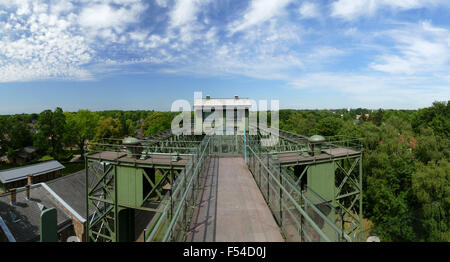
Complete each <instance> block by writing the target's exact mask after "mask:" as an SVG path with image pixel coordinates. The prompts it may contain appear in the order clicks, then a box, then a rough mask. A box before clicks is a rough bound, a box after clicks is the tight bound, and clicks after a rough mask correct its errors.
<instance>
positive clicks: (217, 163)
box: [186, 157, 284, 242]
mask: <svg viewBox="0 0 450 262" xmlns="http://www.w3.org/2000/svg"><path fill="white" fill-rule="evenodd" d="M186 241H188V242H241V241H248V242H265V241H267V242H282V241H284V240H283V238H282V236H281V233H280V230H279V228H278V226H277V224H276V222H275V219H274V218H273V216H272V213H271V212H270V210H269V208H268V206H267V204H266V203H265V201H264V198H263V196H262V195H261V192H260V191H259V189H258V186H257V185H256V183H255V181H254V179H253V176H252V174H251V173H250V171H249V170H248V168H247V165H246V164H245V163H244V159H243V158H240V157H229V158H217V157H215V158H211V160H210V166H209V170H208V173H207V175H206V177H205V180H204V181H203V191H201V192H200V193H199V204H198V205H197V207H196V209H195V211H194V215H193V217H192V220H191V228H190V230H189V232H188V235H187V238H186Z"/></svg>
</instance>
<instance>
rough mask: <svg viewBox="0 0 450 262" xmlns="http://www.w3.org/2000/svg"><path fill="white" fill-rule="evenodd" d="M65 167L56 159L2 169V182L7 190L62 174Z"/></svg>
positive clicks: (0, 179)
mask: <svg viewBox="0 0 450 262" xmlns="http://www.w3.org/2000/svg"><path fill="white" fill-rule="evenodd" d="M64 168H65V167H64V166H63V165H62V164H61V163H59V162H58V161H56V160H51V161H46V162H42V163H38V164H34V165H28V166H23V167H16V168H11V169H6V170H2V171H0V182H1V183H2V184H3V186H4V188H5V189H6V190H8V189H11V188H17V187H23V186H25V185H26V184H27V183H30V184H35V183H39V182H45V181H49V180H51V179H55V178H57V177H59V176H60V175H61V172H60V170H62V169H64Z"/></svg>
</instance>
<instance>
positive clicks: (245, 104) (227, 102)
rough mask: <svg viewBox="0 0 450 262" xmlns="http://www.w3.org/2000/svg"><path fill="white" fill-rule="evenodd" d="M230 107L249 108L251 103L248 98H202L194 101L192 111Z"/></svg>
mask: <svg viewBox="0 0 450 262" xmlns="http://www.w3.org/2000/svg"><path fill="white" fill-rule="evenodd" d="M219 106H232V107H240V108H251V107H252V103H251V100H250V99H248V98H202V99H195V100H194V109H201V108H202V107H219Z"/></svg>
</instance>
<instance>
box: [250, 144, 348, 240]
mask: <svg viewBox="0 0 450 262" xmlns="http://www.w3.org/2000/svg"><path fill="white" fill-rule="evenodd" d="M247 149H248V150H247V152H248V156H247V159H248V163H247V164H248V167H249V169H250V171H251V172H252V174H253V177H254V179H255V181H256V184H257V185H258V187H259V189H260V190H261V193H262V195H263V197H264V199H265V200H266V203H267V204H268V206H269V208H270V210H271V212H272V214H273V216H274V217H275V220H276V222H277V224H278V226H279V227H280V228H281V231H282V232H283V234H284V237H285V239H286V240H287V241H295V242H300V241H308V242H319V241H324V242H330V241H349V242H351V241H353V240H352V238H350V237H349V236H347V235H346V234H344V233H343V231H342V230H341V228H340V225H341V224H342V223H341V222H340V219H339V215H338V216H335V213H338V211H337V210H335V208H334V207H332V206H331V205H330V204H329V203H327V202H326V201H323V200H320V201H319V198H315V199H310V198H311V196H310V197H308V196H307V195H308V194H305V193H303V192H302V190H301V189H300V187H299V186H298V185H297V184H296V183H295V182H294V180H293V179H292V178H291V176H290V175H289V174H288V173H287V172H286V171H285V170H284V169H283V168H282V167H280V166H279V165H277V164H276V160H275V159H273V158H272V156H271V155H270V154H268V153H265V152H263V151H261V150H260V147H258V145H257V143H256V142H254V141H249V143H248V145H247ZM309 192H313V191H312V190H311V189H309ZM312 196H318V194H317V193H314V194H313V195H312ZM336 218H337V219H336Z"/></svg>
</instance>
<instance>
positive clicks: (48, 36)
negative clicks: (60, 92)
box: [0, 0, 146, 82]
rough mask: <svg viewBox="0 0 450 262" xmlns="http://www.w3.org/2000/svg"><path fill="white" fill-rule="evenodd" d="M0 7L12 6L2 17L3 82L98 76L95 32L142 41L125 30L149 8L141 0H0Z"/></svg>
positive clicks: (0, 68)
mask: <svg viewBox="0 0 450 262" xmlns="http://www.w3.org/2000/svg"><path fill="white" fill-rule="evenodd" d="M113 6H114V7H113ZM0 7H2V8H3V9H4V10H6V11H7V12H8V16H4V17H3V18H2V20H0V30H1V31H2V34H1V35H0V82H11V81H33V80H42V79H72V80H86V79H93V78H94V76H93V75H92V74H91V73H90V71H89V70H88V69H87V65H88V64H90V63H93V62H94V61H95V60H97V57H96V56H97V52H96V51H97V50H96V48H97V47H98V44H99V42H97V41H94V38H95V37H97V36H100V37H103V38H104V39H108V40H111V41H116V42H119V43H125V42H126V41H127V37H129V38H130V41H138V39H136V37H138V36H137V35H130V36H129V35H124V34H122V32H123V31H124V30H125V29H126V28H127V26H129V24H130V23H135V22H136V21H138V19H139V15H140V14H141V12H142V11H143V10H145V8H146V6H144V5H143V4H142V3H141V2H140V0H107V1H86V0H80V1H76V3H75V1H67V0H61V1H60V0H49V1H43V2H37V1H31V0H17V1H5V0H0ZM131 36H134V38H133V39H131V38H132V37H131ZM105 45H108V43H105V42H103V43H100V46H105Z"/></svg>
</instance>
